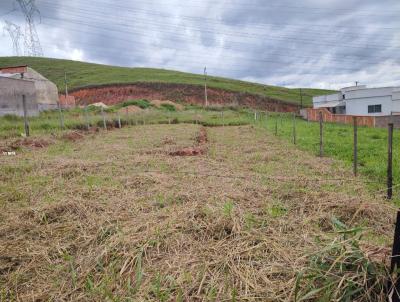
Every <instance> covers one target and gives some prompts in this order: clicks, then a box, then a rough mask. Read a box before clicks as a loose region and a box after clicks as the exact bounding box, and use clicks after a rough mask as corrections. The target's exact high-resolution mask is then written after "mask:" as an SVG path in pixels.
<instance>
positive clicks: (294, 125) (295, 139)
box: [293, 112, 297, 145]
mask: <svg viewBox="0 0 400 302" xmlns="http://www.w3.org/2000/svg"><path fill="white" fill-rule="evenodd" d="M293 144H295V145H296V144H297V138H296V113H295V112H293Z"/></svg>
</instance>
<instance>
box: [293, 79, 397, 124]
mask: <svg viewBox="0 0 400 302" xmlns="http://www.w3.org/2000/svg"><path fill="white" fill-rule="evenodd" d="M301 115H302V116H303V117H304V118H306V119H308V120H310V121H318V120H319V118H320V116H321V117H322V119H323V120H324V121H326V122H333V123H344V124H350V123H353V117H357V121H358V124H359V125H361V126H369V127H386V126H387V124H388V123H393V124H394V126H395V127H396V128H400V87H382V88H367V87H366V86H353V87H347V88H343V89H341V90H340V92H338V93H335V94H330V95H323V96H317V97H314V98H313V108H312V109H311V108H308V109H303V110H301Z"/></svg>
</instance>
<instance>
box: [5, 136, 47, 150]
mask: <svg viewBox="0 0 400 302" xmlns="http://www.w3.org/2000/svg"><path fill="white" fill-rule="evenodd" d="M52 143H53V142H52V141H50V140H46V139H43V138H22V139H17V140H15V141H13V142H11V143H9V144H8V145H6V146H0V151H1V152H10V151H15V150H19V149H20V148H21V147H25V148H30V149H39V148H45V147H47V146H49V145H51V144H52Z"/></svg>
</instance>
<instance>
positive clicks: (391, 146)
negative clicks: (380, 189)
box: [387, 123, 393, 199]
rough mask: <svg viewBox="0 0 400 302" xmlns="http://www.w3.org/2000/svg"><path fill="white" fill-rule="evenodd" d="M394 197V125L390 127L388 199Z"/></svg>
mask: <svg viewBox="0 0 400 302" xmlns="http://www.w3.org/2000/svg"><path fill="white" fill-rule="evenodd" d="M392 196H393V124H392V123H391V124H389V125H388V164H387V199H392Z"/></svg>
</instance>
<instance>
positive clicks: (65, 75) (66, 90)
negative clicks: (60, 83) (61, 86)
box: [64, 71, 68, 100]
mask: <svg viewBox="0 0 400 302" xmlns="http://www.w3.org/2000/svg"><path fill="white" fill-rule="evenodd" d="M64 83H65V100H67V97H68V83H67V71H64Z"/></svg>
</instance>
